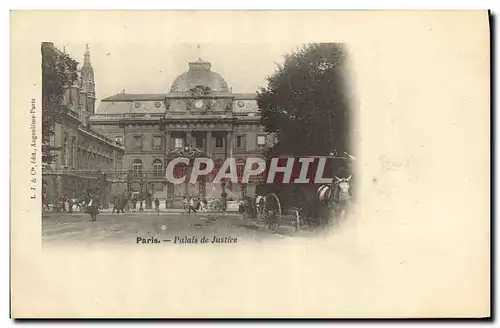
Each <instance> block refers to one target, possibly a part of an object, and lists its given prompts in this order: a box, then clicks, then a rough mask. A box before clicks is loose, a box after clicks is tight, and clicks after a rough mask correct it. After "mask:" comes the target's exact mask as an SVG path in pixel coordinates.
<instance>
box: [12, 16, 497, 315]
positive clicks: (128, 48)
mask: <svg viewBox="0 0 500 328" xmlns="http://www.w3.org/2000/svg"><path fill="white" fill-rule="evenodd" d="M489 33H490V31H489V17H488V12H486V11H439V12H437V11H436V12H432V11H400V12H398V11H391V12H383V11H356V12H349V11H342V12H334V11H324V12H321V11H316V12H299V11H296V12H279V11H274V12H266V11H248V12H245V11H239V12H231V11H225V12H217V11H212V12H208V11H207V12H203V11H176V12H175V11H43V12H42V11H13V12H12V13H11V99H12V101H11V113H12V122H11V124H12V153H11V156H12V163H13V166H12V172H11V174H12V180H11V181H12V185H11V208H12V210H11V218H10V222H11V240H12V243H11V276H12V282H11V291H12V294H11V302H12V312H11V313H12V314H11V315H12V317H14V318H111V317H119V318H460V317H462V318H465V317H466V318H471V317H473V318H486V317H489V316H490V240H491V238H490V182H489V181H490V152H489V150H490V35H489Z"/></svg>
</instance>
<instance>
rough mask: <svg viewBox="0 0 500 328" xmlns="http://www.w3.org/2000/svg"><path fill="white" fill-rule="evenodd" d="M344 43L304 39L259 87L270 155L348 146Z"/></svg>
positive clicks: (318, 152) (322, 152)
mask: <svg viewBox="0 0 500 328" xmlns="http://www.w3.org/2000/svg"><path fill="white" fill-rule="evenodd" d="M346 61H347V51H346V49H345V46H344V45H343V44H338V43H320V44H308V45H305V46H303V47H301V48H300V49H298V50H297V51H296V52H295V53H291V54H288V55H286V56H285V60H284V63H283V64H282V65H278V67H277V70H276V71H275V72H274V73H273V74H272V75H271V76H269V77H268V78H267V81H268V86H267V87H266V88H261V89H260V91H259V92H258V96H257V103H258V105H259V108H260V111H261V117H262V118H261V120H262V124H263V125H264V127H265V128H266V131H267V132H270V133H274V134H275V135H276V136H277V140H278V142H277V144H275V145H274V147H273V148H272V149H271V150H270V154H272V155H290V156H300V155H326V154H329V153H331V152H332V151H333V150H334V149H335V150H337V151H338V152H339V153H340V154H342V153H343V151H349V146H350V145H349V121H350V116H351V114H350V106H349V96H348V94H349V93H348V90H347V83H346V78H347V74H346Z"/></svg>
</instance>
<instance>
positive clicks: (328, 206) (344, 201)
mask: <svg viewBox="0 0 500 328" xmlns="http://www.w3.org/2000/svg"><path fill="white" fill-rule="evenodd" d="M351 180H352V175H350V176H349V177H347V178H339V177H337V176H336V177H335V181H333V182H332V184H330V185H322V186H320V187H319V188H318V190H317V199H318V200H319V202H320V204H322V205H323V206H322V207H323V211H327V213H326V214H327V215H328V219H329V220H332V217H331V214H332V212H333V215H334V218H333V219H336V220H335V223H336V224H338V223H339V220H338V219H340V218H342V217H346V216H347V213H348V208H349V205H350V203H351Z"/></svg>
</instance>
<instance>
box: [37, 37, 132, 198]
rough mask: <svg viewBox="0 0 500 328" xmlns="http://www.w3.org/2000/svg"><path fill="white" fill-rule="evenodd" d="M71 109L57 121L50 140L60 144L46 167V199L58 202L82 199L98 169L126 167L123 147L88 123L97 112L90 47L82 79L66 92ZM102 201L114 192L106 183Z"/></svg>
mask: <svg viewBox="0 0 500 328" xmlns="http://www.w3.org/2000/svg"><path fill="white" fill-rule="evenodd" d="M63 101H64V104H65V105H66V106H67V107H68V109H69V111H68V112H67V114H66V115H65V117H64V118H63V120H62V122H61V123H57V124H54V127H53V129H54V132H55V134H54V136H53V137H52V138H51V140H50V142H51V144H52V146H54V147H59V148H60V150H58V151H57V154H56V155H57V156H56V158H55V161H54V163H52V164H51V165H48V166H46V167H44V168H43V172H42V176H43V199H44V202H46V203H48V204H55V203H57V202H58V201H59V200H60V199H61V197H67V198H80V197H82V196H83V195H85V194H86V193H87V190H88V189H89V188H90V189H95V188H96V185H97V181H98V179H99V178H100V175H99V171H101V172H112V171H116V170H121V169H122V167H123V156H124V147H123V146H121V145H119V144H117V143H116V142H115V141H114V140H112V139H108V138H106V137H105V136H103V135H101V134H99V133H97V132H96V131H94V130H93V129H92V128H91V127H89V126H88V117H89V116H91V115H93V114H94V111H95V84H94V72H93V69H92V65H91V63H90V52H89V49H88V47H87V49H86V52H85V58H84V64H83V67H82V68H81V70H80V71H79V79H78V80H77V81H76V82H75V83H74V85H73V86H71V87H69V88H68V89H67V90H66V92H65V95H64V100H63ZM107 188H108V189H110V190H107V191H106V192H105V193H103V202H105V203H107V202H108V199H107V197H106V195H107V194H110V193H112V190H111V188H112V184H109V183H108V184H107Z"/></svg>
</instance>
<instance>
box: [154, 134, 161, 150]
mask: <svg viewBox="0 0 500 328" xmlns="http://www.w3.org/2000/svg"><path fill="white" fill-rule="evenodd" d="M162 148H163V147H162V137H160V136H154V137H153V149H162Z"/></svg>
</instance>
